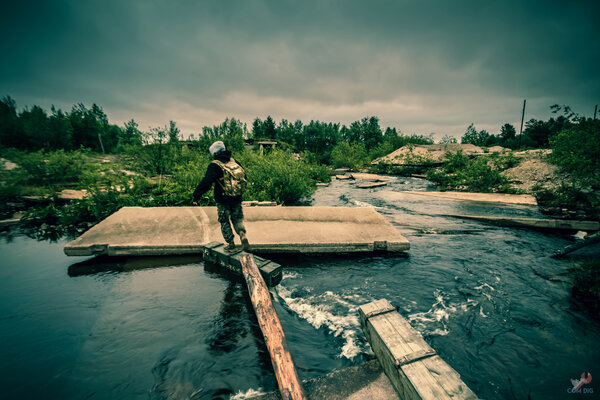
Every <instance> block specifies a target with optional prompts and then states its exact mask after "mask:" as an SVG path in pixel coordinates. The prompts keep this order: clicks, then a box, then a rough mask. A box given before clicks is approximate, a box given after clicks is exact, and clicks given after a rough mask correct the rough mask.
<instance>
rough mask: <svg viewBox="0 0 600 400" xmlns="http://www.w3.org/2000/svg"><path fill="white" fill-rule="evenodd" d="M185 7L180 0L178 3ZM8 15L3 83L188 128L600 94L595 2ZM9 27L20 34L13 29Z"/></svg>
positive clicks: (511, 107) (454, 120)
mask: <svg viewBox="0 0 600 400" xmlns="http://www.w3.org/2000/svg"><path fill="white" fill-rule="evenodd" d="M175 3H176V4H175ZM10 7H12V8H10V9H8V10H7V12H6V13H5V14H4V15H3V16H2V17H0V18H1V20H0V26H1V27H0V30H1V31H0V34H2V37H3V38H5V39H6V40H3V41H2V44H0V46H1V47H0V49H1V51H2V54H3V55H4V59H5V60H6V61H5V62H3V63H1V64H0V90H1V91H2V92H3V93H0V95H4V94H8V95H11V96H12V97H13V98H15V99H16V100H17V103H18V105H22V106H24V105H32V104H40V105H42V106H43V107H49V106H50V105H51V104H55V105H56V106H58V107H63V108H68V107H70V106H71V105H72V104H74V103H77V102H84V103H86V104H91V103H93V102H95V103H97V104H99V105H101V106H102V107H103V108H104V110H105V111H106V112H107V114H108V116H109V118H110V119H111V121H116V122H122V121H126V120H128V119H130V118H135V119H136V120H137V121H138V122H140V125H141V126H142V127H143V128H146V127H148V126H157V125H164V124H165V123H167V122H168V121H169V120H171V119H172V120H175V121H177V123H178V125H179V126H180V127H181V129H182V131H183V132H184V133H194V132H198V131H200V129H201V127H202V126H203V125H211V124H216V123H219V122H221V121H222V120H224V118H225V117H227V116H230V117H231V116H233V117H236V118H240V119H242V120H243V121H245V122H248V123H250V122H251V121H252V120H253V119H254V117H256V116H259V117H261V118H264V117H266V116H267V115H271V116H273V117H274V118H275V119H281V118H287V119H289V120H295V119H301V120H303V121H305V122H307V121H309V120H311V119H320V120H325V121H336V122H337V121H339V122H342V123H346V124H348V123H350V122H352V121H354V120H357V119H360V118H362V117H364V116H366V115H377V116H379V117H380V119H381V122H382V125H384V126H396V127H398V128H399V129H401V130H402V131H403V132H405V133H429V132H436V133H437V135H438V136H442V135H444V134H453V135H457V136H459V135H461V134H462V133H463V132H464V130H465V128H466V126H467V125H468V124H470V123H471V122H474V123H475V124H476V126H477V127H478V128H480V129H483V128H485V129H488V130H490V131H491V132H496V131H498V130H499V127H500V125H501V124H503V123H504V122H511V123H518V122H519V119H520V111H521V106H522V101H523V99H524V98H527V99H528V110H527V111H528V112H527V117H528V118H531V117H537V118H547V117H548V116H549V115H550V113H549V110H548V106H550V105H551V104H554V103H559V104H568V105H571V106H572V107H573V108H574V109H575V110H576V111H577V112H579V113H581V114H586V115H590V114H591V113H592V112H593V107H594V105H595V104H597V103H598V102H600V99H598V94H599V93H600V77H599V74H598V72H597V67H598V65H600V42H599V41H598V37H599V33H600V28H599V24H597V23H595V17H596V16H597V15H600V13H599V12H600V5H598V3H597V2H595V1H574V2H545V3H543V5H540V3H539V2H533V1H530V2H527V1H520V2H516V1H515V2H512V1H511V2H506V1H505V2H493V3H492V2H476V1H459V2H447V1H441V0H439V1H424V2H412V1H411V2H409V1H405V2H403V1H396V2H391V1H370V2H363V1H342V0H339V1H304V2H293V1H288V0H280V1H252V2H248V1H220V2H217V1H214V2H213V1H206V2H195V1H183V2H168V1H152V2H149V1H133V2H117V1H103V2H80V1H57V2H48V3H45V2H41V3H39V2H36V4H33V2H31V3H28V2H21V3H19V4H13V5H11V6H10ZM7 38H10V39H7Z"/></svg>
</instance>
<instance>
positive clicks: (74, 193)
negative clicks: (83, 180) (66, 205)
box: [58, 189, 88, 200]
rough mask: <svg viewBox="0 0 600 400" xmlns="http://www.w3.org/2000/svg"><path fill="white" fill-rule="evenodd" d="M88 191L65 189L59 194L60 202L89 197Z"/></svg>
mask: <svg viewBox="0 0 600 400" xmlns="http://www.w3.org/2000/svg"><path fill="white" fill-rule="evenodd" d="M87 193H88V192H87V190H85V189H82V190H72V189H65V190H63V191H62V192H60V193H59V194H58V198H59V200H81V199H83V198H84V197H85V196H86V195H87Z"/></svg>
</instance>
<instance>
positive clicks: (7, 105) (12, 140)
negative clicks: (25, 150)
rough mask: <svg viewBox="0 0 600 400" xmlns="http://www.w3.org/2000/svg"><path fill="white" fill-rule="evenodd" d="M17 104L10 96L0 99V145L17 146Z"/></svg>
mask: <svg viewBox="0 0 600 400" xmlns="http://www.w3.org/2000/svg"><path fill="white" fill-rule="evenodd" d="M19 136H21V135H20V134H19V127H18V116H17V105H16V103H15V101H14V100H13V99H12V98H11V97H10V96H4V97H3V98H2V100H0V145H2V146H4V147H19V146H18V143H19Z"/></svg>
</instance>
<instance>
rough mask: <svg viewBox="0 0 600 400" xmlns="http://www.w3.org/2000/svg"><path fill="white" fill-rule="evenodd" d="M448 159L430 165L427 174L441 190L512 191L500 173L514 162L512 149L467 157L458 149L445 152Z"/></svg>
mask: <svg viewBox="0 0 600 400" xmlns="http://www.w3.org/2000/svg"><path fill="white" fill-rule="evenodd" d="M446 157H447V158H448V162H447V163H445V164H444V165H443V166H442V167H440V168H436V169H430V170H429V171H428V173H427V178H428V179H429V180H431V181H432V182H434V183H436V184H438V185H439V186H440V188H441V190H465V191H471V192H483V193H490V192H500V193H513V192H514V191H513V190H511V189H510V187H509V185H508V180H507V178H506V177H504V176H503V175H501V174H500V172H502V171H504V170H505V169H508V168H511V167H513V166H515V165H516V162H517V161H516V159H515V157H514V155H513V154H512V153H510V152H509V153H501V154H500V153H492V154H487V155H485V156H480V157H477V158H469V157H468V156H466V155H464V154H463V152H462V150H459V151H457V152H455V153H451V152H448V153H447V155H446Z"/></svg>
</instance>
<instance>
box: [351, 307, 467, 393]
mask: <svg viewBox="0 0 600 400" xmlns="http://www.w3.org/2000/svg"><path fill="white" fill-rule="evenodd" d="M359 315H360V323H361V326H362V329H363V331H364V333H365V336H366V337H367V339H368V340H369V343H370V344H371V348H372V349H373V352H374V353H375V355H376V356H377V359H378V360H379V362H380V363H381V365H382V367H383V370H384V371H385V373H386V374H387V376H388V378H389V379H390V381H391V382H392V385H393V386H394V387H395V388H396V391H397V392H398V395H399V396H400V398H402V399H410V400H434V399H465V400H466V399H469V400H471V399H477V396H476V395H475V394H474V393H473V392H472V391H471V390H470V389H469V388H468V386H467V385H466V384H465V383H464V382H463V381H462V380H461V378H460V375H459V374H458V372H456V371H455V370H454V369H453V368H452V367H451V366H449V365H448V364H447V363H446V362H445V361H444V360H442V359H441V357H439V356H438V355H437V354H436V352H435V350H434V349H432V348H431V347H430V346H429V345H428V344H427V342H425V340H424V339H423V337H422V336H421V334H420V333H419V332H417V331H416V330H415V329H414V328H413V327H411V326H410V324H409V323H408V321H406V320H405V319H404V318H402V316H401V315H400V314H399V313H398V312H397V311H396V310H395V308H394V307H393V306H392V305H391V304H390V303H389V302H388V301H387V300H385V299H380V300H377V301H374V302H371V303H368V304H364V305H362V306H361V307H360V308H359Z"/></svg>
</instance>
